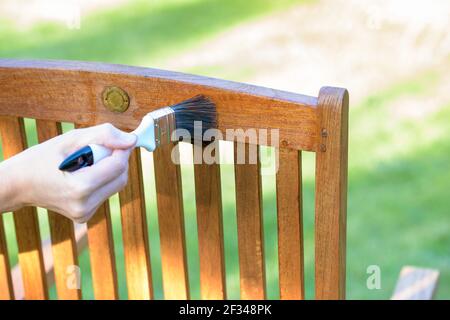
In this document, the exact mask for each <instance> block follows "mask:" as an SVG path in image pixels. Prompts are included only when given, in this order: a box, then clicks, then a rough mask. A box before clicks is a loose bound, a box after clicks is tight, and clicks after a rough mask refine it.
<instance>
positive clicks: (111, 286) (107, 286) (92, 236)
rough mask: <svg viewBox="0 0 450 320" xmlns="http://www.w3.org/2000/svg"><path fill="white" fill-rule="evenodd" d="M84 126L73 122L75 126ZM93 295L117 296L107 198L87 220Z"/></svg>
mask: <svg viewBox="0 0 450 320" xmlns="http://www.w3.org/2000/svg"><path fill="white" fill-rule="evenodd" d="M83 127H85V126H84V125H82V124H79V123H77V124H75V128H83ZM87 227H88V244H89V256H90V260H91V272H92V283H93V287H94V295H95V298H96V299H98V300H115V299H117V298H118V291H117V270H116V260H115V251H114V238H113V233H112V222H111V213H110V210H109V200H106V201H105V202H104V203H103V204H102V205H101V206H100V207H99V208H98V209H97V211H96V212H95V214H94V215H93V216H92V218H91V219H90V220H89V221H88V222H87Z"/></svg>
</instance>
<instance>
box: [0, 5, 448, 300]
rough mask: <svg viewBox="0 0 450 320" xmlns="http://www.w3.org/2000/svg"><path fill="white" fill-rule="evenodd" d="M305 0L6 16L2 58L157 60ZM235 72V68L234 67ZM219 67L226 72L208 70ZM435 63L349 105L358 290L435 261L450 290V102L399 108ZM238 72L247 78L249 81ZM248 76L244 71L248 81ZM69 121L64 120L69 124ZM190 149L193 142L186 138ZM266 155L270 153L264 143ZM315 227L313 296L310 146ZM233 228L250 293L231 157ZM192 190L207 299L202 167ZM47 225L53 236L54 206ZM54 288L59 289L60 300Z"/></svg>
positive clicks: (228, 194)
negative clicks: (19, 19) (412, 110)
mask: <svg viewBox="0 0 450 320" xmlns="http://www.w3.org/2000/svg"><path fill="white" fill-rule="evenodd" d="M293 2H295V1H270V0H252V1H238V0H232V1H218V0H216V1H214V0H213V1H206V0H196V1H194V0H191V1H189V0H185V1H181V0H170V1H152V2H143V1H135V2H132V3H130V4H127V5H125V6H122V7H120V8H119V9H113V10H109V11H107V12H102V13H95V14H94V15H92V16H88V17H86V18H84V17H83V19H82V27H81V29H80V30H77V31H70V30H67V29H65V28H64V27H61V26H57V25H52V24H42V25H38V26H34V27H33V28H31V29H29V30H20V31H19V30H16V28H14V27H13V25H12V24H8V23H2V24H0V57H12V58H17V57H24V58H53V59H75V60H96V61H103V62H114V63H123V64H137V65H148V64H150V65H152V66H156V67H157V66H158V63H160V61H162V60H163V59H164V58H166V57H167V56H170V55H172V54H175V53H179V52H181V51H182V50H186V49H188V48H189V47H191V46H193V45H195V44H198V43H199V42H200V41H204V40H206V39H209V38H212V37H214V36H215V35H217V33H218V32H220V31H223V30H225V29H226V28H229V27H230V26H233V25H236V24H237V23H240V22H242V21H244V20H246V19H249V18H253V17H258V16H260V15H263V14H267V13H269V12H272V11H273V10H278V9H280V10H281V9H286V7H287V6H289V5H291V3H293ZM223 69H224V70H225V69H226V66H223ZM205 72H206V73H209V74H208V75H213V76H215V77H221V76H222V75H221V74H220V71H219V73H217V70H214V72H208V71H207V70H206V71H205ZM440 78H441V75H440V74H439V73H438V72H437V71H436V70H430V71H429V72H426V73H424V74H418V75H417V76H415V77H413V78H411V79H405V80H404V81H402V82H399V83H397V84H395V85H393V86H392V87H389V88H386V89H385V90H383V91H380V92H375V93H373V95H372V96H369V97H367V98H366V99H365V100H364V101H363V102H362V103H361V104H360V105H357V106H354V105H352V108H351V112H350V154H349V195H348V247H347V292H348V298H357V299H378V298H389V296H390V294H391V293H392V291H393V288H394V285H395V281H396V278H397V276H398V273H399V271H400V268H401V267H402V266H403V265H406V264H412V265H417V266H423V267H433V268H437V269H439V270H440V271H441V273H442V276H441V282H440V287H439V291H438V297H440V298H448V297H450V271H449V270H450V268H449V267H450V255H449V252H448V245H449V244H450V234H449V232H448V230H450V220H449V219H448V213H449V209H448V195H449V192H448V190H449V187H450V162H449V154H450V139H448V137H449V135H450V128H449V126H448V123H449V121H450V108H449V107H450V106H443V108H441V109H440V110H441V111H439V112H437V113H434V114H430V115H428V116H425V117H424V118H423V119H421V121H417V120H411V119H404V118H403V119H402V118H397V117H392V116H391V115H390V114H391V113H390V112H391V110H390V103H392V102H393V101H395V100H396V99H399V98H401V97H404V96H411V95H413V96H414V95H415V96H418V97H419V96H424V95H427V94H428V92H429V90H430V88H431V87H432V86H433V85H434V84H436V83H437V82H439V81H440ZM238 80H239V79H238ZM244 80H245V79H244ZM26 124H27V134H28V139H29V143H30V144H35V143H36V134H35V131H34V123H33V121H31V120H27V122H26ZM69 129H70V125H65V130H69ZM187 149H189V147H187ZM262 151H263V152H262V156H263V160H264V158H265V157H266V153H265V152H264V151H266V149H265V148H263V150H262ZM303 159H304V161H303V170H304V197H305V201H304V228H305V264H306V273H305V275H306V283H307V288H306V291H307V297H308V298H312V297H313V291H314V284H313V274H314V270H313V261H314V252H313V241H314V239H313V230H314V229H313V227H314V225H313V224H314V222H313V221H314V218H313V214H314V211H313V210H314V207H313V203H314V202H313V197H314V176H313V172H314V171H313V170H314V157H313V154H311V153H303ZM150 161H151V159H150V158H149V159H148V161H147V162H146V163H147V165H145V166H144V168H143V170H144V179H145V192H146V206H147V214H148V221H149V235H150V247H151V248H150V250H151V263H152V272H153V280H154V288H155V295H156V297H157V298H162V297H163V293H162V284H161V265H160V258H159V236H158V224H157V223H158V222H157V216H156V203H155V189H154V179H153V168H152V166H151V164H150V163H149V162H150ZM221 169H222V190H223V209H224V229H225V230H224V234H225V253H226V269H227V289H228V293H229V297H230V298H238V297H239V277H238V275H239V266H238V256H237V234H236V217H235V205H234V200H235V199H234V170H233V167H232V165H222V167H221ZM182 174H183V177H182V178H183V197H184V207H185V219H186V238H187V239H186V241H187V250H188V264H189V276H190V285H191V293H192V297H193V298H199V271H198V247H197V240H196V232H197V227H196V220H195V203H194V199H195V197H194V185H193V170H192V166H189V165H183V166H182ZM274 181H275V178H274V176H264V177H263V197H264V199H263V205H264V232H265V250H266V267H267V290H268V296H269V298H277V297H278V296H279V294H278V291H277V284H278V267H277V263H278V261H277V252H276V248H277V225H276V202H275V187H274ZM111 207H112V216H113V223H114V239H115V245H116V259H117V266H118V274H119V279H120V282H119V286H120V288H119V289H120V297H121V298H126V296H127V290H126V283H125V280H124V264H123V248H122V242H121V230H120V227H119V226H120V216H119V210H118V197H117V196H114V197H113V198H112V199H111ZM40 212H41V213H42V214H40V220H41V230H42V233H43V234H44V235H48V223H47V222H46V219H45V214H44V210H40ZM5 225H6V227H7V231H8V235H7V236H8V247H9V249H10V252H12V262H13V263H16V262H17V249H16V247H15V243H14V231H13V228H12V219H11V215H10V214H7V215H5ZM80 264H81V268H82V271H83V272H82V274H83V296H84V297H85V298H93V294H92V284H91V279H90V270H89V255H88V252H87V251H85V252H83V253H82V254H81V256H80ZM373 264H376V265H379V266H380V268H381V271H382V288H381V290H368V289H367V288H366V279H367V274H366V268H367V267H368V266H369V265H373ZM55 296H56V294H55V290H54V288H52V297H55Z"/></svg>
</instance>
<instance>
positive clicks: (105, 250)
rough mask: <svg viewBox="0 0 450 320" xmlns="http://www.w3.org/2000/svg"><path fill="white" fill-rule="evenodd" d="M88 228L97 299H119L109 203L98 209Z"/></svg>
mask: <svg viewBox="0 0 450 320" xmlns="http://www.w3.org/2000/svg"><path fill="white" fill-rule="evenodd" d="M87 226H88V244H89V256H90V260H91V271H92V283H93V286H94V294H95V298H96V299H97V300H113V299H117V298H118V292H117V271H116V261H115V253H114V241H113V235H112V224H111V215H110V212H109V202H108V201H106V202H105V203H103V204H102V205H101V206H100V207H99V208H98V209H97V212H96V213H95V214H94V216H93V217H92V218H91V219H90V220H89V221H88V222H87Z"/></svg>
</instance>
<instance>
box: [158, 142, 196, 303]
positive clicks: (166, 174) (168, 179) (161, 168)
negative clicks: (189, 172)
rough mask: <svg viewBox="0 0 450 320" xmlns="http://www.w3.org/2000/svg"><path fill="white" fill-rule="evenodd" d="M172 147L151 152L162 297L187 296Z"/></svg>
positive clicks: (181, 218) (180, 200) (177, 174)
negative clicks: (157, 223) (159, 249)
mask: <svg viewBox="0 0 450 320" xmlns="http://www.w3.org/2000/svg"><path fill="white" fill-rule="evenodd" d="M172 146H173V145H169V146H165V147H161V148H159V149H157V150H156V151H155V152H154V153H153V160H154V166H155V183H156V198H157V205H158V222H159V236H160V242H161V264H162V273H163V287H164V297H165V298H166V299H189V281H188V271H187V263H186V241H185V234H184V214H183V197H182V188H181V172H180V166H179V165H177V164H174V163H173V162H172V159H171V153H172ZM175 150H177V149H175ZM174 152H175V153H176V155H175V158H179V154H178V152H176V151H174Z"/></svg>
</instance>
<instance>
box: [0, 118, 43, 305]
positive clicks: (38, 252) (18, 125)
mask: <svg viewBox="0 0 450 320" xmlns="http://www.w3.org/2000/svg"><path fill="white" fill-rule="evenodd" d="M0 133H1V136H2V143H3V156H4V158H5V159H7V158H10V157H12V156H14V155H15V154H17V153H19V152H21V151H23V150H25V149H26V148H27V143H26V136H25V128H24V123H23V119H22V118H16V117H8V116H3V117H0ZM13 218H14V226H15V229H16V238H17V246H18V249H19V264H20V270H21V271H22V279H23V287H24V290H25V299H30V300H36V299H48V292H47V283H46V278H45V268H44V260H43V256H42V246H41V238H40V232H39V223H38V217H37V211H36V208H35V207H24V208H22V209H19V210H17V211H15V212H14V215H13Z"/></svg>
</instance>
